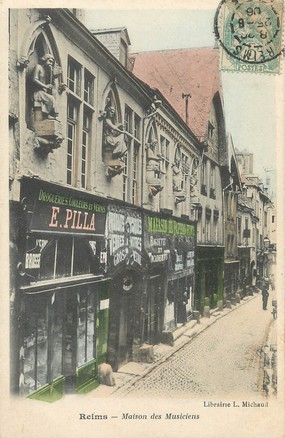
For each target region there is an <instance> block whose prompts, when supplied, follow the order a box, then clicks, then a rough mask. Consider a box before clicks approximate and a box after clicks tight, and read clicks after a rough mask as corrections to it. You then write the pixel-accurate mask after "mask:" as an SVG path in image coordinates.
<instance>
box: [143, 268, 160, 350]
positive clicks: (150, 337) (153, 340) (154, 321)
mask: <svg viewBox="0 0 285 438" xmlns="http://www.w3.org/2000/svg"><path fill="white" fill-rule="evenodd" d="M161 284H162V279H161V275H159V274H158V275H152V276H151V277H150V282H149V291H148V303H147V322H148V323H147V337H146V339H147V342H148V343H149V344H157V343H158V342H159V332H160V321H161V318H160V308H161V306H160V300H161V299H162V298H161V295H162V286H161Z"/></svg>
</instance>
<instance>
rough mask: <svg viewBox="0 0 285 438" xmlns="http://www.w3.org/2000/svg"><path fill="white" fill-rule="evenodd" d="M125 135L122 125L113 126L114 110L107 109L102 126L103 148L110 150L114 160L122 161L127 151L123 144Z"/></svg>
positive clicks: (112, 108)
mask: <svg viewBox="0 0 285 438" xmlns="http://www.w3.org/2000/svg"><path fill="white" fill-rule="evenodd" d="M126 134H127V132H126V131H125V130H124V129H123V126H122V125H120V126H119V125H116V124H115V108H114V107H112V106H110V107H108V108H107V109H106V118H105V125H104V136H105V147H106V148H110V149H111V150H112V158H113V159H114V160H116V159H122V158H123V156H124V155H125V153H126V152H127V150H128V148H127V146H126V142H125V135H126Z"/></svg>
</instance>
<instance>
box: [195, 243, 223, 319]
mask: <svg viewBox="0 0 285 438" xmlns="http://www.w3.org/2000/svg"><path fill="white" fill-rule="evenodd" d="M195 273H196V275H195V278H196V291H197V298H196V303H195V305H196V309H197V310H199V311H200V312H203V309H204V306H210V307H211V308H213V307H215V306H216V305H217V302H218V301H219V300H222V299H223V290H224V247H217V246H197V248H196V267H195Z"/></svg>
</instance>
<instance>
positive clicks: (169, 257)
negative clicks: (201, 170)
mask: <svg viewBox="0 0 285 438" xmlns="http://www.w3.org/2000/svg"><path fill="white" fill-rule="evenodd" d="M74 12H76V11H73V10H63V9H40V10H37V9H14V10H11V11H10V15H9V22H10V23H9V24H10V27H9V28H10V47H9V85H10V102H9V130H10V175H9V182H10V218H11V223H10V261H11V282H10V284H11V292H10V293H11V391H12V392H13V393H17V394H21V395H23V396H27V397H31V398H39V399H42V400H48V401H53V400H56V399H58V398H60V397H61V396H62V394H63V393H64V392H77V393H82V392H86V391H89V390H91V389H92V388H94V387H95V386H96V385H98V368H99V366H100V364H101V363H104V362H106V361H107V362H109V363H110V364H111V365H112V366H113V368H114V369H117V368H118V367H119V366H121V365H122V364H123V363H125V362H127V361H129V360H130V359H133V360H140V359H141V356H142V355H143V354H144V350H143V349H144V348H145V347H144V346H145V344H146V343H147V345H151V344H152V343H154V342H158V341H159V340H160V339H161V338H162V336H163V334H164V335H165V336H166V337H167V333H168V332H169V331H171V330H172V329H173V328H175V327H177V325H179V324H182V323H184V322H185V321H186V320H187V319H189V318H190V317H191V314H192V310H193V308H194V301H195V299H194V251H195V245H196V225H195V222H194V221H191V220H190V212H191V207H190V203H189V202H188V203H186V202H185V201H186V198H187V196H189V193H190V184H189V173H188V170H189V168H192V167H193V163H197V162H198V161H199V159H200V156H201V144H200V142H199V139H197V137H196V136H195V135H194V133H193V132H192V131H191V130H190V128H189V127H188V126H187V125H186V124H185V123H184V122H183V120H181V119H180V118H179V117H178V116H177V114H176V112H175V110H174V109H173V108H172V107H171V105H169V103H168V102H167V101H166V99H165V98H164V97H163V96H162V95H161V94H160V93H159V91H157V90H153V89H152V88H151V87H149V86H147V85H146V84H144V83H143V82H141V81H140V80H139V79H137V78H136V77H135V76H134V75H133V74H131V73H130V72H129V71H128V70H127V69H126V68H125V66H124V65H122V63H121V62H120V61H119V60H117V59H116V58H115V57H114V56H113V55H112V54H110V52H109V51H108V50H107V49H106V48H105V47H104V46H103V45H102V44H101V43H100V41H99V40H98V39H97V38H96V37H94V35H93V34H92V33H91V32H90V31H88V30H87V29H86V28H85V26H84V25H83V24H82V22H81V21H80V20H78V18H77V17H76V15H77V14H75V13H74ZM79 18H81V15H80V17H79ZM23 35H24V37H23ZM124 35H125V33H124ZM183 160H184V161H183ZM186 162H187V166H186ZM182 163H183V168H182ZM175 165H176V167H177V169H176V168H175ZM186 171H187V174H186ZM187 178H188V179H187ZM186 180H187V184H186ZM186 204H187V205H186ZM170 284H171V294H170V292H169V290H170V286H169V285H170ZM165 332H166V333H165Z"/></svg>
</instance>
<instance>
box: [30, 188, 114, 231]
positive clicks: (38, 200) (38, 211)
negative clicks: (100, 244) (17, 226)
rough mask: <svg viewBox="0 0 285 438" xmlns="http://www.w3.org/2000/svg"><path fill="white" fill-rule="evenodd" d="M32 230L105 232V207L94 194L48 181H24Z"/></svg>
mask: <svg viewBox="0 0 285 438" xmlns="http://www.w3.org/2000/svg"><path fill="white" fill-rule="evenodd" d="M22 202H25V203H26V204H27V210H28V212H29V213H30V215H29V217H30V222H29V228H30V230H31V231H48V232H57V233H58V232H60V233H72V234H82V233H83V234H92V235H104V233H105V218H106V207H105V205H103V204H102V203H101V202H97V200H95V199H94V197H92V196H90V195H87V194H85V193H78V192H75V191H74V190H71V189H66V188H62V187H55V186H54V185H51V184H49V183H45V182H39V181H29V182H26V184H24V185H23V189H22Z"/></svg>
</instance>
